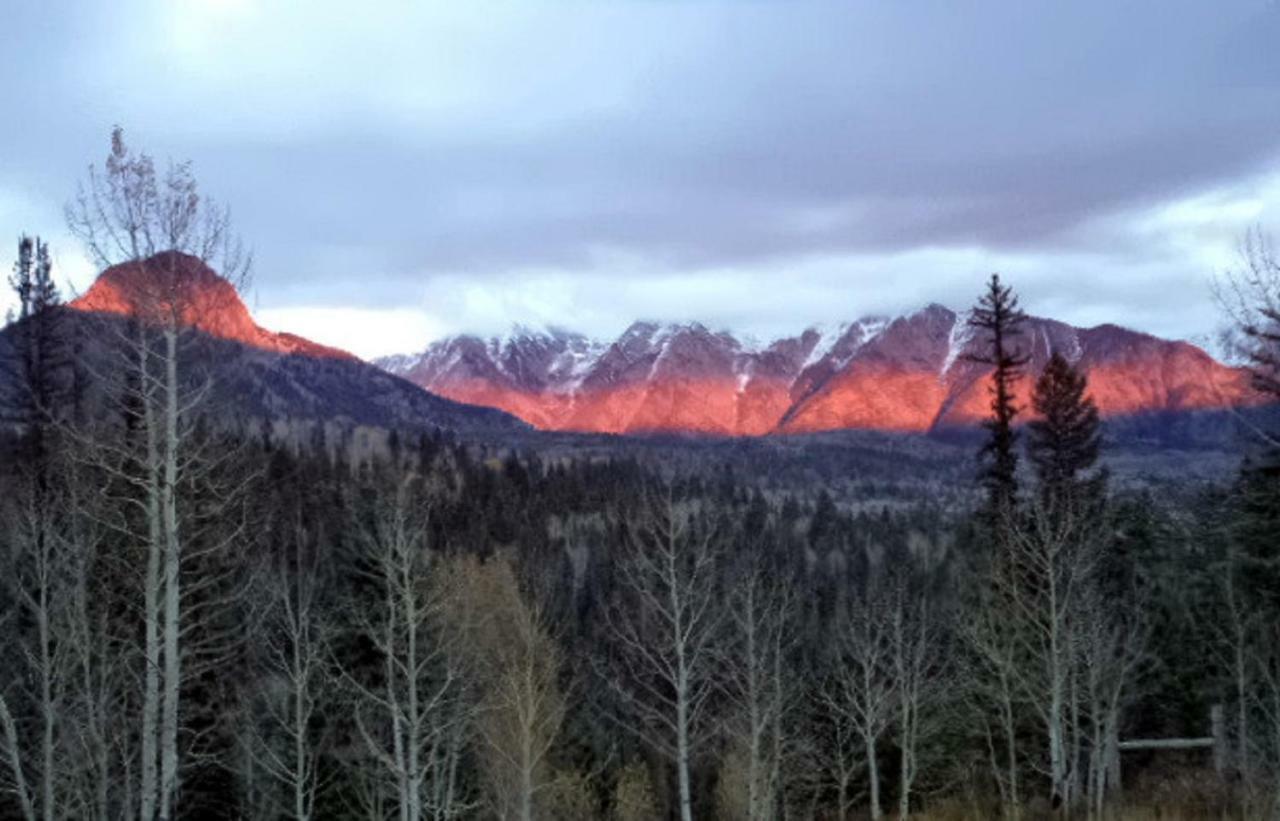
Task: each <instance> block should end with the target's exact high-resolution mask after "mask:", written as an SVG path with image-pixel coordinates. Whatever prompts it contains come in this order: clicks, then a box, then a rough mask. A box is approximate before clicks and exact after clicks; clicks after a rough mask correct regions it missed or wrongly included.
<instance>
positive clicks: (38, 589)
mask: <svg viewBox="0 0 1280 821" xmlns="http://www.w3.org/2000/svg"><path fill="white" fill-rule="evenodd" d="M42 496H43V498H37V496H36V495H35V494H33V493H24V494H21V495H20V498H19V499H18V500H17V501H16V503H15V504H13V505H11V515H10V516H8V517H7V518H8V520H9V522H10V524H9V526H8V527H7V528H6V531H7V532H6V535H7V537H8V538H7V539H5V541H7V542H8V543H9V544H8V547H9V548H10V551H11V556H10V557H9V558H10V562H11V563H10V565H9V567H8V568H7V569H6V570H7V572H5V574H4V576H5V581H6V582H7V584H8V586H9V588H10V596H11V597H12V598H13V600H14V601H16V602H17V605H18V612H19V613H20V614H21V615H22V616H23V617H25V619H26V620H27V621H28V622H29V623H30V624H31V625H32V629H31V630H30V631H29V634H30V635H29V638H28V639H27V640H26V641H25V642H22V644H23V646H22V649H21V651H20V653H19V658H20V659H22V660H23V661H24V662H25V664H24V667H25V668H26V669H25V670H24V671H23V672H25V675H22V676H21V679H20V680H25V681H26V682H27V686H26V687H24V688H23V689H24V690H25V691H26V692H25V693H24V698H23V701H24V702H25V703H28V704H30V705H32V706H33V708H34V712H35V715H36V724H37V727H38V730H37V731H36V733H35V738H34V739H33V740H32V743H28V744H25V745H24V744H22V743H21V741H20V740H19V738H18V736H17V733H16V729H14V730H11V726H12V725H13V716H12V713H11V710H10V708H9V707H8V704H7V703H4V702H0V723H3V724H4V725H5V728H4V729H5V736H6V746H10V747H11V749H10V750H9V756H10V762H11V770H12V773H13V778H14V782H15V784H21V785H23V787H22V790H23V791H25V792H26V793H27V794H26V795H23V794H22V792H20V793H19V798H20V800H21V802H22V803H23V806H24V812H27V811H28V807H29V808H30V812H33V813H35V815H34V816H32V817H38V818H41V819H45V821H51V819H53V818H55V817H58V816H59V815H60V814H61V813H60V812H59V798H61V797H62V796H60V795H59V794H58V793H59V787H60V786H61V785H59V784H58V783H57V781H58V777H59V767H58V765H57V754H58V749H57V747H56V741H57V737H58V736H59V734H60V732H61V728H60V727H59V724H60V722H61V721H62V720H63V719H64V712H65V710H64V699H65V695H66V694H65V688H64V673H65V672H66V671H65V655H66V654H65V646H64V645H63V644H62V643H60V642H59V641H58V638H59V633H61V630H62V626H63V615H64V614H63V608H64V607H65V604H66V602H67V596H66V595H65V593H66V589H65V578H66V575H67V573H66V567H65V566H64V564H65V561H66V558H67V557H66V554H65V553H63V552H61V551H60V550H59V549H58V548H59V540H58V539H57V538H56V537H55V534H54V532H53V531H54V522H55V519H56V514H55V512H54V506H53V504H51V502H52V495H51V493H50V491H49V489H46V490H45V492H44V493H43V494H42ZM19 636H20V639H19V641H20V642H21V641H22V639H21V634H19ZM11 733H12V737H10V736H11ZM24 748H25V749H24ZM24 770H25V772H24Z"/></svg>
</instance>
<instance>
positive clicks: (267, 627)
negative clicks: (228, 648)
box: [245, 521, 335, 821]
mask: <svg viewBox="0 0 1280 821" xmlns="http://www.w3.org/2000/svg"><path fill="white" fill-rule="evenodd" d="M309 531H310V528H309V526H308V525H307V524H306V523H305V522H302V521H297V522H295V523H294V525H293V528H292V532H291V533H290V534H289V538H290V539H291V540H292V542H293V550H292V555H291V556H290V555H288V554H286V555H285V557H282V559H281V560H279V561H277V562H276V564H277V567H275V568H273V569H272V570H271V571H270V572H269V573H267V574H264V577H263V580H262V583H261V584H260V585H259V586H258V587H257V588H256V589H255V591H254V592H255V594H257V595H259V596H261V597H262V600H263V602H264V605H265V607H266V613H265V619H264V623H263V625H262V628H261V629H260V630H259V631H258V634H257V635H258V639H257V641H256V642H255V644H256V645H257V650H258V652H259V653H260V655H261V658H262V664H263V668H264V669H263V675H262V677H261V681H260V684H259V686H258V690H257V692H256V697H255V698H254V702H255V706H256V708H257V709H254V710H252V711H251V712H250V716H249V718H250V720H249V721H248V722H247V727H246V728H245V729H246V732H247V734H248V738H247V739H246V740H245V743H246V749H247V753H248V755H249V756H250V759H251V764H252V765H253V766H255V767H256V768H257V769H259V770H261V771H262V772H263V773H265V774H266V775H267V776H268V777H269V778H270V779H271V780H272V781H274V782H275V783H276V784H277V785H279V787H280V788H281V798H282V800H280V801H279V802H278V803H277V804H276V806H277V807H278V809H277V812H276V815H275V817H278V816H279V815H285V816H287V817H289V818H295V819H299V821H307V820H308V819H311V818H312V817H314V813H315V806H316V798H317V796H318V795H319V793H320V790H321V789H322V787H323V786H324V782H323V781H322V779H321V775H320V758H321V755H322V754H323V753H324V749H325V745H326V743H327V741H328V739H327V733H326V731H325V729H324V728H325V724H324V723H322V722H320V721H319V720H318V719H319V717H320V715H321V711H322V710H323V709H324V707H325V704H326V701H327V700H328V699H329V694H330V693H331V692H332V690H333V685H334V684H335V682H334V681H332V671H331V668H330V665H329V659H330V658H331V649H330V633H331V632H332V629H333V627H332V625H331V624H330V623H329V621H328V620H327V618H326V616H325V615H323V612H322V609H321V603H320V602H319V601H318V596H319V583H320V579H319V570H318V567H317V557H316V556H315V554H314V551H312V552H308V550H307V546H308V543H309V542H311V541H312V539H311V538H309V537H310V534H309Z"/></svg>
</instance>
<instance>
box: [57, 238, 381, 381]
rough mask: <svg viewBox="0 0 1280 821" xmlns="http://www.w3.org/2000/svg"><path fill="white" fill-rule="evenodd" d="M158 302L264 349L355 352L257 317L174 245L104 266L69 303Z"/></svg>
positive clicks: (143, 308) (115, 307)
mask: <svg viewBox="0 0 1280 821" xmlns="http://www.w3.org/2000/svg"><path fill="white" fill-rule="evenodd" d="M155 304H166V305H175V306H181V310H182V313H183V316H182V317H180V318H179V321H180V322H181V323H182V324H183V325H186V326H188V327H192V328H195V329H197V330H200V331H203V332H204V333H206V334H208V335H210V336H213V337H217V338H218V339H225V340H229V341H231V342H239V343H241V344H243V345H249V346H251V347H254V348H257V349H259V350H264V351H274V352H276V353H284V354H293V353H296V354H303V355H305V356H320V357H329V358H336V359H351V360H354V359H356V357H355V356H354V355H352V354H349V353H347V352H346V351H343V350H339V349H338V348H330V347H328V346H326V345H320V344H318V343H316V342H312V341H311V340H309V339H304V338H302V337H300V336H295V335H293V334H289V333H275V332H273V331H268V330H266V329H265V328H263V327H262V326H260V325H258V324H257V323H256V322H254V321H253V317H252V316H251V315H250V314H249V309H248V308H246V307H245V304H244V302H242V301H241V299H240V295H239V294H238V293H236V289H235V286H233V285H232V284H231V283H230V282H228V281H227V280H226V279H225V278H224V277H222V276H220V275H219V274H218V273H217V272H216V271H214V270H213V269H212V268H210V267H209V266H208V265H206V264H205V263H204V262H203V261H201V260H200V259H199V258H198V257H195V256H192V255H190V254H183V253H178V252H175V251H170V252H165V253H161V254H156V255H155V256H153V257H150V258H148V259H147V260H144V261H141V262H128V263H123V264H120V265H113V266H112V267H110V268H108V269H106V270H105V271H103V272H102V273H101V274H100V275H99V276H98V278H97V279H96V280H94V283H93V285H92V286H90V288H89V290H88V291H86V292H85V293H84V294H83V295H81V296H80V297H79V298H77V299H75V300H74V301H72V302H71V304H70V307H72V308H74V309H76V310H80V311H89V312H93V313H100V314H117V315H121V316H130V315H138V314H145V313H146V312H147V311H148V309H149V308H150V307H151V306H153V305H155Z"/></svg>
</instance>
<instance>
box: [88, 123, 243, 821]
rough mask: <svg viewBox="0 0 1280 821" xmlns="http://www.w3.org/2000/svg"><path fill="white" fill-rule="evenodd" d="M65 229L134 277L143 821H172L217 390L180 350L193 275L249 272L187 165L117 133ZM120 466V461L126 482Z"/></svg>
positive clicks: (191, 308)
mask: <svg viewBox="0 0 1280 821" xmlns="http://www.w3.org/2000/svg"><path fill="white" fill-rule="evenodd" d="M67 221H68V224H69V226H70V228H71V230H72V231H73V232H74V233H75V234H76V235H77V236H79V237H80V239H81V240H82V241H83V242H84V244H85V247H86V248H87V250H88V252H89V253H90V255H91V256H92V258H93V259H94V261H95V262H96V263H97V264H98V265H99V266H101V267H102V268H104V269H105V268H107V267H110V266H113V265H122V266H125V269H126V270H128V271H129V272H130V273H131V275H132V276H131V282H132V285H133V288H132V290H131V291H130V292H129V293H128V294H126V295H124V298H126V299H127V300H128V305H127V306H124V307H126V308H127V312H128V314H130V315H131V317H132V318H133V320H134V321H133V322H132V323H131V328H132V329H131V330H127V331H125V330H122V331H121V332H120V333H119V334H118V336H119V341H120V342H122V343H123V345H122V353H123V357H122V360H123V361H122V362H120V363H118V364H120V365H122V366H123V367H122V368H121V369H120V370H119V371H117V373H116V378H115V380H114V382H113V384H114V385H115V386H116V387H118V388H120V389H121V390H122V392H123V393H127V394H128V401H127V403H126V405H127V407H128V408H129V410H128V413H130V414H131V415H132V416H133V417H134V421H135V423H136V424H137V425H138V427H139V428H140V429H141V432H142V440H143V446H142V451H141V453H140V454H139V455H140V457H141V459H140V462H141V465H142V468H141V470H140V471H137V472H136V473H135V475H131V476H127V477H124V476H122V477H121V478H125V479H127V480H129V481H131V482H133V484H134V485H135V487H136V488H137V490H138V491H139V493H140V495H141V498H142V500H143V501H142V506H143V509H144V518H145V520H146V525H145V528H144V529H143V531H142V532H140V533H138V534H136V536H137V537H138V538H139V539H140V540H141V541H142V542H143V543H144V544H145V547H146V556H147V558H146V562H145V570H144V581H143V599H144V603H143V619H144V642H145V648H144V662H143V663H144V679H143V708H142V726H141V730H140V732H141V736H142V744H141V746H142V752H141V756H142V761H141V767H140V771H141V772H140V779H141V781H140V790H139V793H140V797H139V813H140V817H141V818H142V819H143V821H154V819H155V818H161V819H169V818H172V817H173V814H174V804H175V801H176V796H177V793H178V790H179V768H180V763H181V762H180V756H181V753H180V748H179V725H180V721H181V718H180V715H179V713H180V706H181V705H180V699H181V692H182V679H183V657H184V651H183V647H182V644H183V636H184V635H185V634H187V633H188V631H187V627H186V625H185V622H184V614H183V597H184V596H183V590H182V580H183V573H182V569H183V564H184V559H185V558H187V557H186V556H185V555H184V546H185V544H186V541H187V534H185V533H184V531H183V529H182V528H183V524H184V518H185V517H184V513H183V511H182V510H181V507H182V502H181V501H180V495H181V494H180V487H181V486H182V485H184V484H185V483H187V482H188V481H190V480H191V479H192V478H193V477H192V475H191V474H192V473H194V472H198V471H199V470H201V468H202V460H201V459H199V458H198V457H199V454H198V453H196V452H194V448H193V443H194V438H195V437H194V436H193V429H194V427H193V416H194V412H195V410H196V409H197V408H198V407H199V406H200V405H201V404H202V403H203V402H204V401H205V399H206V398H207V396H208V391H209V387H210V386H209V384H208V382H207V381H205V382H203V383H200V384H195V385H192V383H191V380H190V379H188V378H187V376H186V374H185V373H184V362H185V356H184V348H185V343H186V342H187V341H188V340H189V339H190V333H191V327H192V325H193V324H194V322H195V320H196V319H197V318H198V312H199V309H200V305H199V300H198V291H197V290H196V287H195V284H194V283H193V281H192V269H193V267H195V266H206V265H211V266H213V267H215V268H218V269H220V272H221V274H222V275H223V276H224V277H226V278H228V279H229V280H231V281H232V282H236V281H238V280H240V279H243V277H244V275H245V272H246V271H247V266H248V262H247V259H246V258H245V257H244V255H243V254H242V252H241V249H240V246H239V245H238V243H237V242H236V240H235V238H234V237H233V235H232V234H231V232H230V218H229V215H228V212H227V211H226V210H225V209H222V208H219V207H218V206H216V205H215V204H214V203H212V202H211V201H210V200H208V199H207V198H204V197H203V196H202V195H201V194H200V193H199V190H198V187H197V185H196V181H195V177H194V176H193V175H192V173H191V167H190V165H189V164H187V163H183V164H176V165H171V166H170V167H169V168H168V170H167V171H166V172H165V173H163V174H160V173H158V172H157V171H156V168H155V165H154V163H153V162H152V160H151V158H150V157H148V156H146V155H145V154H134V153H133V152H131V151H130V150H129V149H128V147H127V146H126V145H125V143H124V137H123V133H122V131H121V130H120V129H118V128H117V129H116V130H115V131H113V133H112V139H111V152H110V154H109V155H108V157H107V160H106V162H105V164H104V168H103V170H102V171H101V172H99V171H98V170H97V169H96V168H91V169H90V171H89V175H88V178H87V180H86V182H85V184H84V185H82V186H81V189H80V192H79V195H78V196H77V198H76V200H75V201H74V202H73V203H71V204H70V205H69V206H68V208H67ZM113 327H116V328H120V329H125V328H129V327H130V325H129V324H127V323H115V325H114V326H113ZM99 444H103V443H101V442H100V443H99ZM108 450H118V448H117V447H116V446H110V447H109V448H108ZM129 456H130V457H132V456H133V454H130V455H129ZM103 461H104V462H106V461H110V460H106V459H104V460H103ZM129 461H132V460H131V459H130V460H129ZM123 463H124V462H123V460H116V461H115V464H116V465H117V469H119V470H121V471H122V472H123V468H120V467H119V466H120V465H121V464H123Z"/></svg>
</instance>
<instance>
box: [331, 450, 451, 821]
mask: <svg viewBox="0 0 1280 821" xmlns="http://www.w3.org/2000/svg"><path fill="white" fill-rule="evenodd" d="M430 505H431V494H430V491H428V490H426V489H425V488H423V481H422V479H421V477H419V476H417V475H415V474H412V473H404V474H402V475H400V476H399V477H398V478H396V480H395V482H394V485H393V486H392V487H390V488H389V489H388V490H387V491H386V492H384V493H382V494H380V496H379V498H378V499H377V500H376V501H375V502H374V510H373V512H372V515H371V516H370V518H369V523H368V525H367V530H366V532H365V534H364V536H365V538H364V542H365V545H366V548H367V553H368V559H369V561H370V562H371V569H370V570H369V572H368V575H369V579H370V581H371V582H373V584H374V585H375V587H376V589H377V592H378V596H379V597H380V601H379V602H378V603H377V606H376V607H375V608H373V609H372V610H369V611H366V610H365V609H363V608H362V609H361V610H360V611H359V612H356V613H353V614H352V615H353V620H354V621H355V622H356V623H357V624H358V625H359V628H360V632H361V634H362V635H363V636H364V637H365V638H366V639H367V640H368V641H369V642H371V643H372V645H373V646H374V647H375V648H376V650H377V654H378V657H379V659H380V663H381V667H382V669H381V671H380V675H379V676H378V677H377V678H374V679H370V678H368V677H366V676H363V675H361V674H360V673H359V671H355V670H349V669H348V670H344V671H343V678H344V679H345V680H346V681H347V683H348V684H349V685H350V686H351V687H352V689H353V690H354V692H355V694H356V697H357V704H356V707H355V710H354V715H353V720H354V723H355V727H356V731H357V732H358V734H359V736H360V738H361V740H362V741H363V742H364V745H365V748H366V751H367V753H368V755H369V756H370V758H371V759H372V760H373V761H374V762H377V764H378V765H379V767H380V768H381V769H382V771H383V773H384V775H385V777H386V779H387V781H388V782H389V784H390V787H391V792H392V799H393V803H394V805H395V807H396V808H397V813H398V817H399V818H400V819H401V821H419V819H423V818H432V819H448V818H454V817H457V816H458V815H459V814H460V813H461V812H462V811H463V810H464V809H465V808H466V803H465V801H464V799H463V796H462V795H461V789H460V786H459V781H458V774H459V772H458V771H459V762H460V760H461V757H462V754H463V752H464V747H465V743H464V742H465V741H466V738H467V734H468V733H469V732H470V730H471V724H472V722H473V721H474V710H473V708H472V705H471V704H470V703H468V701H467V699H466V698H464V696H465V695H466V691H465V688H464V680H465V672H464V660H463V658H462V657H461V654H460V653H459V651H458V648H457V647H456V646H451V642H452V641H454V640H455V638H454V637H450V636H449V635H447V634H446V632H445V631H444V630H443V629H442V627H443V625H444V624H445V623H446V622H445V620H444V601H445V595H444V593H443V592H442V590H441V588H440V586H439V584H438V582H437V579H436V578H434V572H433V571H434V567H433V564H434V562H433V559H432V553H431V551H430Z"/></svg>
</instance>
